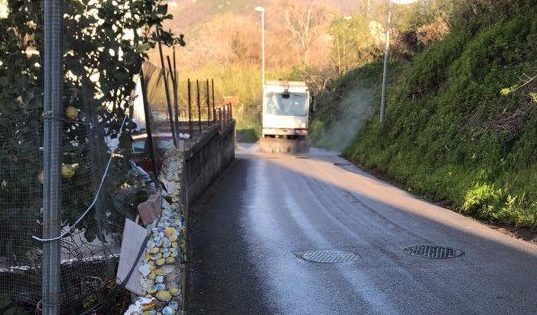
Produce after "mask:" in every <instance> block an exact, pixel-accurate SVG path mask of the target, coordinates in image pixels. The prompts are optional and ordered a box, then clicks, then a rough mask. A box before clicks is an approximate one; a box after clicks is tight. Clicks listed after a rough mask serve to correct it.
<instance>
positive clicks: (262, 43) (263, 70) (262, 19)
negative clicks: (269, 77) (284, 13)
mask: <svg viewBox="0 0 537 315" xmlns="http://www.w3.org/2000/svg"><path fill="white" fill-rule="evenodd" d="M255 11H256V12H259V13H261V87H262V91H263V94H262V97H261V100H263V97H264V95H265V8H264V7H255Z"/></svg>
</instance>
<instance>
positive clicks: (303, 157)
mask: <svg viewBox="0 0 537 315" xmlns="http://www.w3.org/2000/svg"><path fill="white" fill-rule="evenodd" d="M296 158H297V159H302V160H309V159H310V157H309V156H303V155H301V156H297V157H296Z"/></svg>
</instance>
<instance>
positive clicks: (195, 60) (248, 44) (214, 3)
mask: <svg viewBox="0 0 537 315" xmlns="http://www.w3.org/2000/svg"><path fill="white" fill-rule="evenodd" d="M367 1H379V0H363V1H356V0H325V1H323V0H312V1H300V0H264V1H263V0H261V1H251V0H228V1H222V0H177V1H176V2H175V5H173V6H172V5H170V7H169V12H170V13H171V14H173V16H174V19H173V21H172V22H169V23H168V24H167V25H166V26H165V27H166V28H171V29H172V30H173V31H174V32H175V33H182V34H185V37H186V41H187V47H186V49H185V50H186V51H185V52H184V54H183V55H184V58H183V59H182V60H181V66H182V67H183V68H186V69H189V68H197V67H200V66H203V65H205V64H208V63H215V62H217V63H233V62H235V61H236V60H239V59H240V60H241V62H243V63H254V62H258V58H259V17H258V15H257V13H256V12H255V11H254V8H255V7H256V6H264V7H265V8H266V25H267V28H266V29H267V59H268V61H267V63H268V64H269V65H270V66H273V67H282V66H292V65H293V64H299V63H300V58H299V56H298V55H297V54H298V52H296V51H293V49H290V48H291V47H290V46H292V44H293V43H292V40H293V39H292V38H291V36H290V34H289V32H288V31H287V30H286V29H285V12H287V11H286V8H288V6H289V5H290V4H292V3H295V4H299V6H301V5H302V4H304V6H307V4H308V3H311V4H312V5H313V7H314V8H315V9H316V10H322V11H323V12H324V14H325V15H326V17H327V18H326V19H325V20H324V21H323V25H321V26H320V27H319V28H318V34H317V37H316V40H315V43H312V51H315V52H316V55H317V56H315V57H314V58H313V63H314V64H315V65H319V64H323V63H326V62H327V59H328V55H329V51H330V48H331V45H332V44H331V42H330V38H329V37H328V36H326V35H327V25H328V24H329V22H330V21H331V19H332V18H333V17H335V16H341V15H348V14H351V13H352V12H353V11H355V10H358V9H360V8H361V6H362V3H366V2H367ZM155 57H156V54H153V58H152V59H154V58H155ZM157 60H158V59H157Z"/></svg>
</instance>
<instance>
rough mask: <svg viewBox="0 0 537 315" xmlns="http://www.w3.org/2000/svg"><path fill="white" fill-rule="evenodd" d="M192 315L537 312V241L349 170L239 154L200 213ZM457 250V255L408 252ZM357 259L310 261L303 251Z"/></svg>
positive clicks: (335, 160)
mask: <svg viewBox="0 0 537 315" xmlns="http://www.w3.org/2000/svg"><path fill="white" fill-rule="evenodd" d="M191 226H192V228H191V231H192V236H191V240H190V244H192V245H191V246H192V248H191V257H190V266H189V283H190V290H189V292H188V294H189V301H190V313H191V314H537V246H535V245H532V244H529V243H526V242H523V241H519V240H516V239H514V238H511V237H509V236H506V235H504V234H501V233H499V232H497V231H494V230H492V229H490V228H488V227H487V226H485V225H483V224H480V223H478V222H476V221H474V220H472V219H469V218H465V217H463V216H461V215H458V214H456V213H454V212H452V211H449V210H446V209H443V208H440V207H438V206H435V205H432V204H430V203H427V202H424V201H422V200H419V199H417V198H415V197H414V196H412V195H410V194H408V193H407V192H405V191H402V190H400V189H397V188H395V187H393V186H391V185H389V184H387V183H385V182H383V181H380V180H377V179H375V178H374V177H372V176H370V175H368V174H366V173H364V172H362V171H361V170H359V169H358V168H356V167H354V166H351V165H347V162H346V161H344V160H342V159H341V158H339V157H337V156H336V155H335V154H333V153H329V152H326V151H322V150H313V151H312V153H311V154H310V157H309V158H308V159H303V158H296V157H290V156H268V155H265V156H263V155H258V154H253V153H252V150H249V151H246V150H243V151H239V152H238V157H237V161H235V162H234V164H233V165H232V166H231V167H230V168H229V169H228V170H227V171H226V172H225V173H224V175H223V176H222V178H221V179H220V180H219V181H218V182H217V183H216V184H215V185H214V186H213V187H212V189H211V190H210V191H209V192H208V193H207V194H206V196H204V197H203V200H202V201H201V202H199V204H198V205H197V206H195V209H194V212H193V214H192V216H191ZM414 245H441V246H449V247H452V248H455V249H458V250H461V251H463V252H464V255H462V256H460V257H457V258H449V259H429V258H423V257H415V256H411V255H409V254H408V253H406V252H405V251H404V249H405V248H407V247H410V246H414ZM316 249H319V250H327V249H337V250H342V251H348V252H352V253H355V254H356V255H358V259H356V260H354V261H351V262H345V263H338V264H321V263H312V262H308V261H305V260H303V259H301V258H299V257H297V253H300V252H302V251H305V250H316Z"/></svg>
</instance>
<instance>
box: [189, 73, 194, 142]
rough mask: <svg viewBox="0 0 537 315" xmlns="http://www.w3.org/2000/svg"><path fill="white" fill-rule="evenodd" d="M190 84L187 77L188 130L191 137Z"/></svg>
mask: <svg viewBox="0 0 537 315" xmlns="http://www.w3.org/2000/svg"><path fill="white" fill-rule="evenodd" d="M192 129H193V128H192V84H191V83H190V79H188V131H189V132H190V138H191V139H192V137H193V134H192V131H193V130H192Z"/></svg>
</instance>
